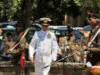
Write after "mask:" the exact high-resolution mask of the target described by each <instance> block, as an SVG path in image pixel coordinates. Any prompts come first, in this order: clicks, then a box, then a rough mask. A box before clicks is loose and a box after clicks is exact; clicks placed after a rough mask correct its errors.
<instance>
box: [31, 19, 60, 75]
mask: <svg viewBox="0 0 100 75" xmlns="http://www.w3.org/2000/svg"><path fill="white" fill-rule="evenodd" d="M40 21H41V25H42V29H41V30H40V31H36V32H35V34H34V36H33V38H32V40H31V43H30V45H29V58H30V60H31V61H33V62H34V63H35V74H36V75H48V72H49V70H50V65H51V63H52V61H56V59H57V52H58V50H59V46H58V44H57V40H56V36H55V35H54V33H52V32H50V31H49V30H48V26H49V22H50V21H51V19H50V18H40ZM34 54H35V55H34ZM33 56H34V57H33ZM33 58H34V60H33Z"/></svg>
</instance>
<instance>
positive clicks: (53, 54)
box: [52, 35, 60, 61]
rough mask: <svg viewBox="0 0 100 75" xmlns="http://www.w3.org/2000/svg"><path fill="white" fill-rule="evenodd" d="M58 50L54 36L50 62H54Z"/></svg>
mask: <svg viewBox="0 0 100 75" xmlns="http://www.w3.org/2000/svg"><path fill="white" fill-rule="evenodd" d="M59 50H60V48H59V46H58V43H57V40H56V36H55V35H53V41H52V61H56V59H57V53H58V51H59Z"/></svg>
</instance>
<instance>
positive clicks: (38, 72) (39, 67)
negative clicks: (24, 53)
mask: <svg viewBox="0 0 100 75" xmlns="http://www.w3.org/2000/svg"><path fill="white" fill-rule="evenodd" d="M44 67H45V64H43V63H40V62H35V75H48V73H49V71H50V66H48V67H46V68H44Z"/></svg>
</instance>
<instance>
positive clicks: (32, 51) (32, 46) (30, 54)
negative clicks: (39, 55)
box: [29, 32, 36, 61]
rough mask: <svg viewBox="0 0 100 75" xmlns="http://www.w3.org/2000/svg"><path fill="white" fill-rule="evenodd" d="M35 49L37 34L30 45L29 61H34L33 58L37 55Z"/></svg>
mask: <svg viewBox="0 0 100 75" xmlns="http://www.w3.org/2000/svg"><path fill="white" fill-rule="evenodd" d="M35 47H36V32H35V34H34V36H33V38H32V40H31V42H30V44H29V59H30V60H31V61H33V56H34V53H35Z"/></svg>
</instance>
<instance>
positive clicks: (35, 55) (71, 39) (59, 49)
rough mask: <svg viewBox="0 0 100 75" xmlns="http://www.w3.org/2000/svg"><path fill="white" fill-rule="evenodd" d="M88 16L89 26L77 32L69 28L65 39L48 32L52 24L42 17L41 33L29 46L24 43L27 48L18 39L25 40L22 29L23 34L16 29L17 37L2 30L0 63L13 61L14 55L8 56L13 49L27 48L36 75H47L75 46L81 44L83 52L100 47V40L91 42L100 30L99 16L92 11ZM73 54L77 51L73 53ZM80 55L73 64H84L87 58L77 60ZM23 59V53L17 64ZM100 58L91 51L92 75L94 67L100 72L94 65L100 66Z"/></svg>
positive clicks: (28, 58)
mask: <svg viewBox="0 0 100 75" xmlns="http://www.w3.org/2000/svg"><path fill="white" fill-rule="evenodd" d="M87 14H88V17H87V19H86V20H87V22H88V25H87V26H84V27H83V28H82V29H80V30H75V31H74V30H73V29H71V28H70V26H68V29H69V30H68V33H67V36H64V38H63V37H62V36H61V37H60V38H57V37H56V35H55V33H53V32H51V31H49V25H50V23H51V21H52V20H51V19H50V18H46V17H44V18H40V20H39V23H40V24H41V27H42V29H41V30H39V31H35V33H34V36H33V37H32V39H31V41H30V43H27V42H24V45H25V46H21V45H20V44H22V43H20V44H19V39H20V38H21V37H23V31H22V30H21V31H20V30H19V28H18V29H17V32H16V34H17V35H18V36H17V35H14V34H12V33H7V34H6V35H3V34H2V33H3V30H2V28H0V60H11V59H13V56H12V54H11V53H9V51H10V50H11V49H12V48H13V49H14V50H19V51H20V50H21V49H23V50H24V49H25V50H26V49H27V56H26V57H27V60H30V61H31V63H33V64H35V73H36V75H48V73H49V71H50V66H51V64H52V63H53V62H55V61H56V60H57V59H58V55H61V56H63V54H64V51H63V50H65V49H71V48H72V45H73V44H74V45H76V43H77V45H80V44H81V45H82V46H81V47H82V49H83V50H88V48H90V47H100V45H97V43H99V42H100V41H98V40H99V38H96V41H95V42H93V41H91V40H92V39H94V36H95V34H96V32H97V31H98V30H99V29H100V21H99V20H98V19H97V17H96V15H95V14H94V13H93V12H91V11H88V12H87ZM97 39H98V40H97ZM22 41H23V40H22ZM24 41H26V40H24ZM66 42H67V43H66ZM91 44H92V45H91ZM63 46H64V47H63ZM65 46H66V48H65ZM74 52H76V51H75V50H74ZM72 53H73V52H72ZM66 55H68V54H66ZM77 55H81V53H80V52H76V54H75V55H74V56H73V57H74V61H77V62H82V60H81V59H84V57H83V58H82V57H78V56H77ZM88 55H89V56H88ZM20 56H21V53H20V54H19V57H18V60H16V61H19V58H20ZM99 57H100V53H97V52H96V53H95V52H92V53H91V51H90V53H88V54H87V60H86V62H88V61H89V62H91V64H92V65H93V67H92V68H89V69H90V72H91V73H94V72H93V71H94V68H96V69H97V70H99V69H100V67H96V66H95V65H100V59H99ZM14 59H16V58H14ZM17 63H18V62H17ZM99 74H100V73H99Z"/></svg>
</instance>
